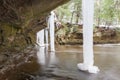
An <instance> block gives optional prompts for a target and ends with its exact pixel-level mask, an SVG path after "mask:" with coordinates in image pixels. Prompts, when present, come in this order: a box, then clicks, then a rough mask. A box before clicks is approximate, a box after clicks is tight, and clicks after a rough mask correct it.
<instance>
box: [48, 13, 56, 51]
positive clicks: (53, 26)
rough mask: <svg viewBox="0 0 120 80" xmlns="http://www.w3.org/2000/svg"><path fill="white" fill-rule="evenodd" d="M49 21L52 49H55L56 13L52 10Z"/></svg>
mask: <svg viewBox="0 0 120 80" xmlns="http://www.w3.org/2000/svg"><path fill="white" fill-rule="evenodd" d="M48 22H49V25H50V27H49V28H50V51H55V32H54V29H55V25H54V23H55V13H54V12H53V11H51V15H50V16H49V20H48Z"/></svg>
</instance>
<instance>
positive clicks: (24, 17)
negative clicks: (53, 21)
mask: <svg viewBox="0 0 120 80" xmlns="http://www.w3.org/2000/svg"><path fill="white" fill-rule="evenodd" d="M67 1H69V0H0V46H5V47H6V46H7V47H23V46H27V45H29V44H34V43H35V35H36V32H37V31H39V30H41V29H42V28H45V27H46V17H47V15H48V13H49V12H50V11H51V10H53V9H54V8H56V7H57V6H59V5H61V4H63V3H65V2H67Z"/></svg>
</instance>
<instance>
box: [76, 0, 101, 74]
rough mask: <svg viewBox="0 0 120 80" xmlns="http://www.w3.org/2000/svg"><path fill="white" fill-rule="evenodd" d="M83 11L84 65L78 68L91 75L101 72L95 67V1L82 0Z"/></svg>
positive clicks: (79, 65) (81, 64)
mask: <svg viewBox="0 0 120 80" xmlns="http://www.w3.org/2000/svg"><path fill="white" fill-rule="evenodd" d="M82 11H83V63H80V64H78V68H79V69H80V70H83V71H88V72H89V73H97V72H99V69H98V67H96V66H93V65H94V54H93V18H94V0H82Z"/></svg>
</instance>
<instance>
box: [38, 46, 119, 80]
mask: <svg viewBox="0 0 120 80" xmlns="http://www.w3.org/2000/svg"><path fill="white" fill-rule="evenodd" d="M103 46H104V45H103ZM103 46H94V55H95V65H98V66H99V67H100V69H101V72H99V73H98V74H97V75H91V74H87V73H85V72H81V71H79V70H78V68H77V63H79V62H82V60H83V59H82V58H83V57H82V55H83V54H82V47H81V46H57V48H56V50H57V51H56V52H49V51H48V47H44V48H43V47H40V48H39V51H38V53H37V56H38V61H39V63H40V64H42V65H43V67H44V68H43V69H47V70H49V71H52V73H54V74H55V75H60V76H67V77H72V78H74V79H77V80H119V79H120V77H119V75H118V74H120V72H119V70H120V63H119V62H120V54H119V49H120V46H118V45H117V46H113V47H103Z"/></svg>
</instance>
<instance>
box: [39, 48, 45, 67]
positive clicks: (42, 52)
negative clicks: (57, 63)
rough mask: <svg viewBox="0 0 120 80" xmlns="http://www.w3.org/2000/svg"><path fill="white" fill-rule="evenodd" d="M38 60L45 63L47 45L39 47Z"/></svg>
mask: <svg viewBox="0 0 120 80" xmlns="http://www.w3.org/2000/svg"><path fill="white" fill-rule="evenodd" d="M37 56H38V62H39V63H40V64H42V65H45V62H46V61H45V47H39V51H38V52H37Z"/></svg>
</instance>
